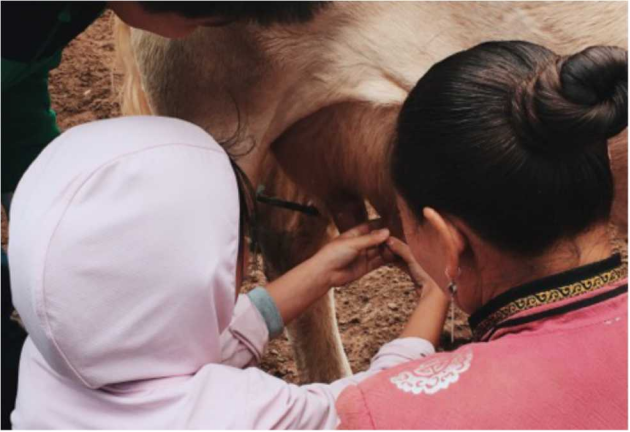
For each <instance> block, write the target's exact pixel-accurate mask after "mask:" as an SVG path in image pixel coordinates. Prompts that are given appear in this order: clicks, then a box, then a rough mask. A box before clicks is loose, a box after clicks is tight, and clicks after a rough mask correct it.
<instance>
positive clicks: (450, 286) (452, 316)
mask: <svg viewBox="0 0 630 432" xmlns="http://www.w3.org/2000/svg"><path fill="white" fill-rule="evenodd" d="M448 292H449V294H450V295H451V304H450V306H449V309H450V318H449V320H450V322H451V343H453V342H455V294H456V293H457V285H456V284H455V282H452V281H451V283H450V284H448Z"/></svg>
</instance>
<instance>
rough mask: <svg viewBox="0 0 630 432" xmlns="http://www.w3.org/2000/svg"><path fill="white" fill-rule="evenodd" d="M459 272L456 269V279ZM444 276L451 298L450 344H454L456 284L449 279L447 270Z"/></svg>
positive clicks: (458, 269) (460, 270)
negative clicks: (447, 281) (447, 282)
mask: <svg viewBox="0 0 630 432" xmlns="http://www.w3.org/2000/svg"><path fill="white" fill-rule="evenodd" d="M461 272H462V269H461V268H459V267H458V268H457V276H456V277H459V275H460V274H461ZM444 274H446V278H447V279H448V280H450V282H449V284H448V288H447V290H448V293H449V294H450V297H451V304H450V306H449V309H450V312H449V315H450V317H449V321H450V322H451V326H450V327H451V343H453V342H455V294H457V284H456V283H455V279H453V278H451V276H450V275H449V274H448V268H447V269H446V270H444Z"/></svg>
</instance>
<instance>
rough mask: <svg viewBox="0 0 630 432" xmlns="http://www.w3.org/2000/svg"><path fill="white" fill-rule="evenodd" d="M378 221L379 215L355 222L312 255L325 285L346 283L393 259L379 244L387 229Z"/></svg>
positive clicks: (387, 233)
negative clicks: (355, 224) (376, 217)
mask: <svg viewBox="0 0 630 432" xmlns="http://www.w3.org/2000/svg"><path fill="white" fill-rule="evenodd" d="M381 225H382V222H381V220H380V219H377V220H372V221H369V222H366V223H364V224H361V225H358V226H356V227H354V228H352V229H351V230H348V231H346V232H344V233H343V234H341V235H339V236H338V237H337V238H335V239H334V240H332V241H331V242H330V243H328V244H327V245H326V246H324V247H323V248H322V249H321V250H320V251H319V252H318V253H317V254H315V256H313V257H312V258H311V260H312V261H313V263H316V265H317V266H318V268H319V269H320V270H321V276H322V277H323V278H324V282H323V283H324V284H325V285H327V286H328V287H329V288H330V287H333V286H340V285H345V284H347V283H350V282H352V281H354V280H356V279H359V278H360V277H362V276H364V275H366V274H367V273H369V272H371V271H372V270H374V269H377V268H379V267H380V266H382V265H383V264H387V263H388V262H390V261H391V260H392V259H393V256H389V255H388V254H384V253H383V248H382V247H379V246H380V245H382V244H383V243H384V242H385V241H386V240H387V239H388V238H389V230H388V229H386V228H381Z"/></svg>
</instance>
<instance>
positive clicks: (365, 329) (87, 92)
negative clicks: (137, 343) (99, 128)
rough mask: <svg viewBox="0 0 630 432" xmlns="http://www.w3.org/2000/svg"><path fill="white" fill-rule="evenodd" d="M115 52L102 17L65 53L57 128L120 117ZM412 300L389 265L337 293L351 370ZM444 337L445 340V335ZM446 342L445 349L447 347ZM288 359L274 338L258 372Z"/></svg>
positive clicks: (464, 333) (386, 337) (465, 336)
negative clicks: (113, 70) (261, 368)
mask: <svg viewBox="0 0 630 432" xmlns="http://www.w3.org/2000/svg"><path fill="white" fill-rule="evenodd" d="M114 49H115V48H114V41H113V37H112V29H111V20H110V16H109V15H106V16H104V17H102V18H100V19H99V20H97V21H96V22H95V23H94V24H93V25H92V26H91V27H90V28H89V29H88V30H87V31H86V32H85V33H83V34H82V35H81V36H79V38H78V39H77V40H75V41H74V42H72V44H71V45H70V46H69V47H68V48H67V49H66V50H65V52H64V58H63V62H62V64H61V66H60V67H59V69H57V70H55V71H53V72H52V74H51V78H50V89H51V94H52V100H53V105H54V108H55V110H56V111H57V114H58V118H59V125H60V126H61V128H62V129H67V128H69V127H72V126H75V125H78V124H81V123H85V122H88V121H92V120H96V119H102V118H110V117H116V116H118V115H120V107H119V105H118V103H117V94H116V91H115V85H116V82H117V79H118V78H119V76H117V75H116V74H115V73H112V66H113V63H114ZM2 222H3V223H2V226H3V239H6V236H5V235H6V234H5V228H6V225H5V218H4V214H3V221H2ZM253 268H254V266H252V269H253ZM252 273H253V275H252V278H253V279H252V281H251V282H252V283H256V282H261V281H262V280H263V276H262V273H261V272H260V271H252ZM416 299H417V293H416V291H415V289H414V286H413V284H412V283H411V281H410V279H409V278H408V277H407V276H406V275H405V274H404V273H402V272H400V271H398V270H397V269H394V268H389V267H384V268H381V269H379V270H376V271H374V272H372V273H371V274H369V275H367V276H365V277H364V278H362V279H361V280H359V281H357V282H355V283H353V284H351V285H350V286H348V287H345V288H342V289H336V302H337V315H338V322H339V328H340V331H341V335H342V339H343V343H344V347H345V349H346V353H347V355H348V358H349V359H350V363H351V365H352V368H353V370H354V371H360V370H363V369H365V368H366V367H367V365H368V364H369V360H370V358H371V357H372V356H373V355H374V354H375V353H376V351H377V350H378V348H379V347H380V346H381V345H382V344H383V343H385V342H387V341H390V340H392V339H394V338H395V337H396V336H397V335H398V334H399V333H400V331H401V330H402V327H403V325H404V323H405V322H406V320H407V317H408V316H409V314H410V313H411V311H412V310H413V308H414V306H415V304H416ZM455 336H456V344H455V345H459V344H461V343H464V342H466V341H468V340H469V338H470V330H469V328H468V325H467V323H466V317H465V316H464V314H463V313H461V312H458V314H457V319H456V331H455ZM444 339H445V342H446V339H447V337H446V333H445V334H444ZM448 342H450V341H448ZM448 342H447V343H446V348H447V349H450V348H452V347H451V346H449V345H450V343H448ZM292 357H293V355H292V352H291V348H290V346H289V343H288V341H287V340H286V338H284V337H282V338H279V339H278V340H275V341H273V342H272V343H271V344H270V347H269V349H268V350H267V354H266V355H265V358H264V361H263V368H264V369H265V370H267V371H269V372H270V373H272V374H274V375H276V376H278V377H281V378H284V379H286V380H288V381H292V382H298V376H297V371H296V368H295V364H294V361H293V359H292Z"/></svg>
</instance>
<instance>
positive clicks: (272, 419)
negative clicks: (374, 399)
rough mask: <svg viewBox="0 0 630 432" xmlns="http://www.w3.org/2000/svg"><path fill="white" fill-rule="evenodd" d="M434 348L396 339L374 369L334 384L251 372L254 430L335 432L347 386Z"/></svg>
mask: <svg viewBox="0 0 630 432" xmlns="http://www.w3.org/2000/svg"><path fill="white" fill-rule="evenodd" d="M434 352H435V349H434V348H433V345H431V343H430V342H428V341H426V340H424V339H418V338H404V339H396V340H394V341H392V342H390V343H388V344H386V345H384V346H383V347H382V348H381V349H380V350H379V352H378V353H377V354H376V356H374V358H373V359H372V363H371V365H370V368H369V369H368V370H367V371H365V372H361V373H358V374H356V375H353V376H350V377H347V378H342V379H340V380H338V381H335V382H333V383H331V384H309V385H304V386H297V385H293V384H288V383H286V382H284V381H282V380H280V379H278V378H275V377H272V376H270V375H268V374H266V373H264V372H262V371H260V370H258V369H253V368H252V369H248V370H247V372H248V373H249V374H250V377H249V389H248V393H249V400H248V401H247V405H246V406H248V407H250V408H251V410H252V411H250V412H251V413H252V414H253V417H252V418H251V419H250V422H248V423H249V424H250V426H251V428H252V429H334V428H336V427H337V425H338V423H339V418H338V416H337V412H336V410H335V401H336V399H337V397H338V396H339V394H340V393H341V392H342V390H344V389H345V388H346V387H347V386H349V385H351V384H358V383H359V382H361V381H363V380H364V379H366V378H368V377H370V376H372V375H375V374H377V373H378V372H380V371H382V370H385V369H389V368H391V367H394V366H397V365H399V364H402V363H406V362H408V361H412V360H416V359H418V358H421V357H425V356H428V355H431V354H433V353H434Z"/></svg>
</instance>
